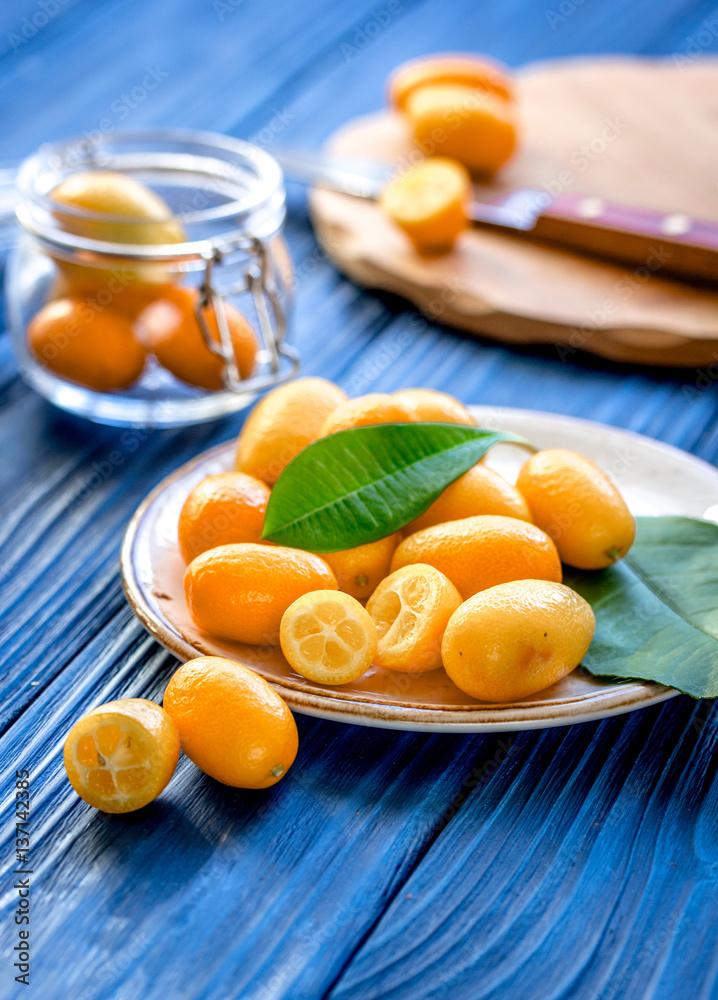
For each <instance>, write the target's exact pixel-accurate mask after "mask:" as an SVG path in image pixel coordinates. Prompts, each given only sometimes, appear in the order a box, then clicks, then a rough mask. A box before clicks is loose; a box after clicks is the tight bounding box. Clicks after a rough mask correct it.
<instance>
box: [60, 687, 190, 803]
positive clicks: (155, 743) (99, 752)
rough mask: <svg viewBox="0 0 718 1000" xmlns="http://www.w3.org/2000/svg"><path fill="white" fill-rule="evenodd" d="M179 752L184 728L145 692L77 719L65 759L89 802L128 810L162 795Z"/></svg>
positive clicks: (77, 787) (75, 783) (74, 784)
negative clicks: (145, 696) (146, 695)
mask: <svg viewBox="0 0 718 1000" xmlns="http://www.w3.org/2000/svg"><path fill="white" fill-rule="evenodd" d="M179 752H180V738H179V732H178V730H177V727H176V725H175V724H174V722H173V721H172V719H171V718H170V716H169V715H168V714H167V712H165V711H164V709H162V708H161V707H160V706H159V705H156V704H155V703H154V702H153V701H147V700H146V699H145V698H121V699H120V700H118V701H109V702H107V703H106V704H105V705H100V706H98V707H97V708H93V710H92V711H91V712H88V713H87V715H85V716H83V717H82V718H81V719H80V720H79V722H76V723H75V725H74V726H73V727H72V729H71V730H70V732H69V734H68V736H67V739H66V740H65V746H64V760H65V769H66V771H67V776H68V778H69V779H70V783H71V784H72V787H73V788H74V789H75V791H76V792H77V794H78V795H79V796H80V797H81V798H83V799H84V800H85V802H89V804H90V805H91V806H94V807H95V808H96V809H101V810H102V811H103V812H107V813H125V812H132V811H133V810H135V809H141V808H142V806H146V805H147V804H148V802H152V800H153V799H156V798H157V796H158V795H159V794H160V792H161V791H162V790H163V789H164V788H165V786H166V785H167V783H168V782H169V780H170V778H171V777H172V775H173V774H174V771H175V768H176V767H177V761H178V760H179Z"/></svg>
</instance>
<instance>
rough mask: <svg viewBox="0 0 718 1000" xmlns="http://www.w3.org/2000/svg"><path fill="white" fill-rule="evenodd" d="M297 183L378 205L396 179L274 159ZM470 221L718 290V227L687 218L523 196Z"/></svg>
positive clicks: (288, 157) (321, 156) (373, 170)
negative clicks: (384, 192)
mask: <svg viewBox="0 0 718 1000" xmlns="http://www.w3.org/2000/svg"><path fill="white" fill-rule="evenodd" d="M274 157H275V159H276V160H277V161H278V162H279V165H280V166H281V167H282V170H283V171H284V173H285V175H286V176H287V177H288V178H289V179H290V180H297V181H300V182H302V183H305V184H309V185H316V186H318V187H324V188H328V189H330V190H332V191H338V192H340V193H342V194H348V195H351V196H352V197H355V198H366V199H369V200H372V201H375V200H376V199H377V198H378V197H379V195H380V193H381V191H382V189H383V188H384V186H385V185H386V184H387V183H388V182H389V180H391V178H392V176H393V175H394V173H395V172H396V171H395V169H394V168H392V167H390V166H388V165H386V164H381V163H376V162H373V161H370V160H360V159H353V158H348V157H341V156H335V155H333V154H329V153H324V152H319V153H317V152H311V151H305V150H279V151H276V152H274ZM468 217H469V219H470V221H471V222H472V223H473V224H474V225H476V226H479V227H481V228H483V229H491V230H495V231H498V232H502V233H505V234H508V235H512V236H518V237H523V238H525V239H526V238H527V239H530V240H531V241H536V242H539V243H545V244H548V245H554V246H560V247H563V248H565V249H570V250H574V251H578V252H579V253H581V254H588V255H590V256H596V257H600V258H602V259H605V260H610V261H612V262H614V263H615V262H618V263H621V264H628V265H631V266H633V267H634V268H635V269H636V270H637V271H638V270H640V269H643V270H645V271H647V272H648V274H651V273H658V272H660V273H661V274H665V275H670V276H672V277H680V278H682V279H684V280H690V281H699V282H709V283H711V284H715V283H716V282H718V222H713V221H711V220H708V219H695V218H692V217H691V216H688V215H686V214H684V213H682V212H658V211H654V210H651V209H644V208H636V207H633V206H629V205H622V204H619V203H617V202H611V201H608V200H607V199H605V198H599V197H595V196H592V195H585V194H574V193H572V192H563V193H561V194H559V195H556V196H552V195H550V194H549V193H548V192H547V191H545V190H542V189H540V188H517V189H515V190H513V191H510V192H508V193H507V194H502V195H499V196H498V197H495V198H492V199H491V200H489V201H481V200H479V199H477V200H474V201H473V202H472V203H471V205H470V206H469V210H468Z"/></svg>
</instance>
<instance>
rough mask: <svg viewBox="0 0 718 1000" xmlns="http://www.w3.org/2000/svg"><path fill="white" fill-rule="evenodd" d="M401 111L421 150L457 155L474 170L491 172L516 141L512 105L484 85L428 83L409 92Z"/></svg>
mask: <svg viewBox="0 0 718 1000" xmlns="http://www.w3.org/2000/svg"><path fill="white" fill-rule="evenodd" d="M406 111H407V114H408V116H409V119H410V121H411V124H412V126H413V129H414V138H415V139H416V143H417V145H418V147H419V149H421V151H422V152H423V153H425V154H426V156H438V157H449V158H451V159H453V160H458V162H459V163H463V165H464V166H465V167H466V168H467V170H470V171H471V172H472V173H475V174H481V175H483V176H491V174H493V173H495V172H496V171H497V170H498V169H499V167H501V166H503V164H504V163H505V162H506V161H507V160H508V159H509V157H510V156H511V154H512V153H513V151H514V148H515V146H516V125H515V120H514V119H515V116H514V111H513V108H512V105H511V104H509V102H508V101H505V100H504V99H503V98H501V97H497V96H496V95H495V94H490V93H488V92H487V91H485V90H479V89H477V88H475V87H466V86H461V85H458V84H449V83H441V84H432V85H427V86H425V87H420V88H419V89H417V90H415V91H413V92H412V94H411V95H410V96H409V98H408V101H407V106H406Z"/></svg>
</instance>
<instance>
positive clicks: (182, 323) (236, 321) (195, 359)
mask: <svg viewBox="0 0 718 1000" xmlns="http://www.w3.org/2000/svg"><path fill="white" fill-rule="evenodd" d="M198 299H199V292H198V291H197V290H196V289H195V288H174V287H172V286H171V285H168V286H165V287H164V288H163V290H162V294H161V295H160V296H159V297H158V298H155V300H154V301H153V302H151V303H150V304H149V305H148V306H146V308H145V309H143V310H142V312H141V313H140V315H139V316H138V318H137V324H136V330H137V333H138V336H139V338H140V340H141V341H142V343H143V344H144V345H145V347H146V348H147V350H148V351H151V352H152V353H153V354H154V355H155V357H156V358H157V360H158V361H159V363H160V364H161V365H162V367H163V368H166V369H167V370H168V371H170V372H172V374H173V375H174V376H175V377H176V378H178V379H180V380H181V381H182V382H187V383H188V384H189V385H196V386H199V387H200V388H201V389H207V390H209V391H210V392H216V391H218V390H219V389H221V388H222V387H223V385H224V383H223V381H222V373H223V371H224V359H223V358H221V357H220V356H219V355H218V354H214V353H213V352H212V351H210V349H209V347H208V346H207V344H206V342H205V339H204V335H203V333H202V330H201V329H200V325H199V322H198V320H197V314H196V312H195V308H196V305H197V301H198ZM224 309H225V315H226V317H227V326H228V328H229V335H230V339H231V341H232V348H233V350H234V356H235V359H236V361H237V367H238V368H239V373H240V375H241V377H242V378H249V376H250V375H251V374H252V371H253V370H254V362H255V358H256V354H257V337H256V335H255V333H254V330H253V329H252V327H251V326H250V324H249V323H248V322H247V320H246V319H245V318H244V316H243V315H242V313H241V312H239V310H238V309H235V308H234V306H232V305H230V303H228V302H227V303H225V307H224ZM202 315H203V316H204V319H205V322H206V324H207V327H208V329H209V332H210V334H211V336H212V338H213V339H214V340H215V341H216V342H217V343H218V344H219V343H220V336H219V327H218V325H217V317H216V316H215V314H214V309H212V308H205V309H204V310H203V313H202Z"/></svg>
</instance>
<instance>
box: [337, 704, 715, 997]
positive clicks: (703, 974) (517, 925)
mask: <svg viewBox="0 0 718 1000" xmlns="http://www.w3.org/2000/svg"><path fill="white" fill-rule="evenodd" d="M717 745H718V711H716V709H715V707H714V706H712V704H711V703H709V702H708V703H697V704H696V703H691V702H690V701H688V700H687V699H681V700H680V701H678V702H676V703H669V704H667V705H665V706H663V707H661V708H659V709H655V710H654V709H651V710H648V711H646V712H641V713H638V714H637V715H636V716H634V717H633V718H631V719H630V720H629V719H626V720H611V721H607V722H603V723H600V724H590V725H585V726H575V727H573V728H572V729H571V730H570V731H568V732H560V731H553V732H547V733H544V734H542V735H540V736H539V735H537V734H528V733H527V734H522V735H520V736H518V737H517V738H516V740H515V742H514V743H512V746H511V752H510V757H509V764H508V766H503V767H500V768H499V769H498V770H497V772H496V774H495V776H494V777H493V778H491V780H490V781H488V782H487V783H485V784H482V785H481V786H480V787H479V788H477V789H476V790H472V791H470V792H469V794H468V797H467V798H468V800H467V802H466V804H465V805H464V807H463V808H462V809H461V811H460V812H459V813H458V815H457V816H456V817H455V818H454V819H453V820H452V822H451V824H450V826H449V827H448V828H447V829H445V830H444V831H442V833H441V835H440V836H439V837H438V839H437V840H436V842H435V843H434V844H433V845H432V847H431V849H430V850H429V851H428V852H427V854H426V855H425V856H424V858H423V860H422V863H421V865H420V866H419V868H418V869H417V870H416V871H415V872H414V874H413V875H412V877H411V878H410V879H408V881H407V882H406V883H405V885H404V886H403V887H402V890H401V892H400V893H398V894H397V895H396V897H395V899H394V901H393V902H392V904H391V906H390V907H389V908H388V909H387V911H386V913H385V914H384V916H383V917H382V919H381V921H380V922H379V924H378V926H377V927H376V929H375V930H374V932H373V933H372V935H371V937H370V939H369V940H368V941H367V942H366V943H365V944H364V946H363V947H362V948H361V950H360V951H359V953H358V954H357V956H356V957H355V959H354V961H353V962H352V964H351V966H350V967H349V969H348V970H347V971H346V972H345V974H344V975H343V976H342V978H341V979H340V980H339V982H338V983H337V985H336V986H335V988H334V989H333V990H332V991H331V993H330V996H331V998H332V1000H354V998H359V997H361V1000H371V998H378V997H382V998H384V997H391V998H392V1000H401V998H404V997H407V998H408V997H411V998H414V997H416V996H422V997H427V998H429V997H432V998H433V997H440V996H441V997H443V996H451V997H455V998H457V1000H463V998H464V997H466V998H467V1000H468V998H470V1000H489V998H491V1000H494V998H499V997H506V996H512V997H513V996H517V997H518V996H533V997H551V998H553V1000H564V998H565V1000H568V998H569V997H575V996H581V997H599V996H600V997H605V998H618V997H628V996H645V997H649V996H650V997H651V998H654V1000H675V998H677V997H684V996H685V997H687V996H695V997H698V996H701V997H710V996H714V995H715V993H714V990H715V986H716V964H715V954H714V950H713V949H712V948H711V947H708V948H706V947H701V946H700V944H699V941H698V939H699V938H700V937H701V933H700V928H702V927H709V926H712V924H713V923H714V921H715V919H716V916H717V914H718V891H717V889H718V841H716V838H715V822H716V818H718V814H717V811H716V810H717V809H718V780H716V759H715V751H716V746H717ZM688 774H690V779H688V777H687V775H688ZM688 984H690V986H688Z"/></svg>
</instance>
